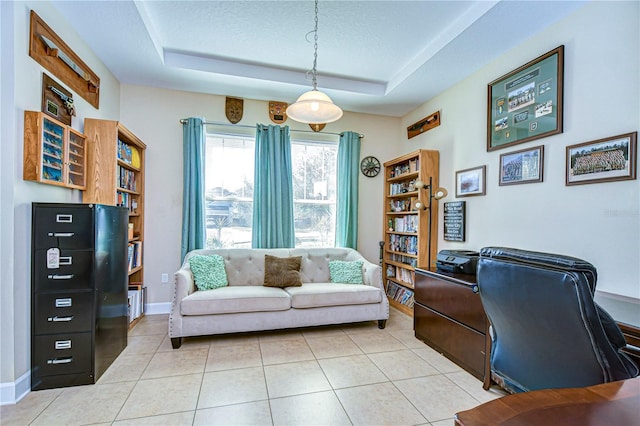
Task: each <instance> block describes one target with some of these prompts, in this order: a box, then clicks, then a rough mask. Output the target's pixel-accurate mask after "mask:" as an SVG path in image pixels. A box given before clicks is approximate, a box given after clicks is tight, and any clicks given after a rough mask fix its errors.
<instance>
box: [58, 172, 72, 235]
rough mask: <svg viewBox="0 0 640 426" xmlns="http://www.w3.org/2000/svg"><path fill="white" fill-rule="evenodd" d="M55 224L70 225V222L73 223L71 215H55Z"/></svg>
mask: <svg viewBox="0 0 640 426" xmlns="http://www.w3.org/2000/svg"><path fill="white" fill-rule="evenodd" d="M67 164H68V163H67ZM56 222H58V223H71V222H73V215H72V214H57V215H56Z"/></svg>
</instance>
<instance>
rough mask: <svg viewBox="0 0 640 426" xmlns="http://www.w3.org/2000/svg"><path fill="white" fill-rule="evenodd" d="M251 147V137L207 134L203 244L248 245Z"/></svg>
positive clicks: (252, 145) (251, 203) (251, 194)
mask: <svg viewBox="0 0 640 426" xmlns="http://www.w3.org/2000/svg"><path fill="white" fill-rule="evenodd" d="M254 151H255V141H254V140H253V139H249V138H247V137H243V136H227V135H219V134H207V146H206V149H205V152H206V158H205V182H206V184H205V215H206V227H207V248H210V249H215V248H232V247H244V248H250V247H251V220H252V219H251V218H252V212H253V160H254V158H253V156H254Z"/></svg>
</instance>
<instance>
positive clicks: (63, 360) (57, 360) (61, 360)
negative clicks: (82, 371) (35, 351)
mask: <svg viewBox="0 0 640 426" xmlns="http://www.w3.org/2000/svg"><path fill="white" fill-rule="evenodd" d="M70 362H73V357H72V356H70V357H68V358H53V359H48V360H47V364H54V365H55V364H69V363H70Z"/></svg>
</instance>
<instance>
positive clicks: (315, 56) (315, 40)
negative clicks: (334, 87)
mask: <svg viewBox="0 0 640 426" xmlns="http://www.w3.org/2000/svg"><path fill="white" fill-rule="evenodd" d="M315 3H316V7H315V27H314V28H313V31H309V32H308V33H307V36H306V37H305V38H306V39H307V41H309V34H311V33H313V68H312V69H311V70H309V71H307V75H309V73H311V81H312V84H313V90H318V82H317V80H316V74H317V66H318V0H316V2H315ZM309 42H310V41H309Z"/></svg>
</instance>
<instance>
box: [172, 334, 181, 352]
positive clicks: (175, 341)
mask: <svg viewBox="0 0 640 426" xmlns="http://www.w3.org/2000/svg"><path fill="white" fill-rule="evenodd" d="M181 345H182V337H172V338H171V346H172V347H173V349H178V348H179V347H180V346H181Z"/></svg>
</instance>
